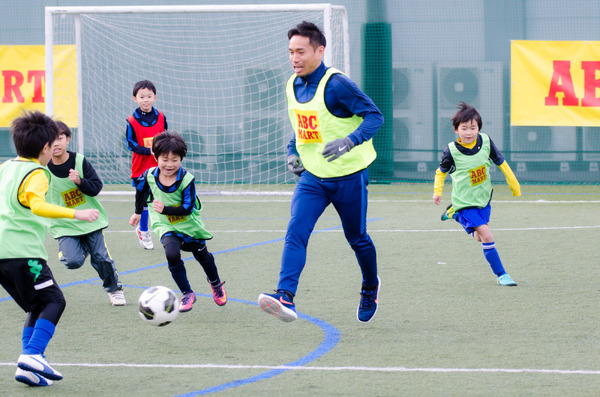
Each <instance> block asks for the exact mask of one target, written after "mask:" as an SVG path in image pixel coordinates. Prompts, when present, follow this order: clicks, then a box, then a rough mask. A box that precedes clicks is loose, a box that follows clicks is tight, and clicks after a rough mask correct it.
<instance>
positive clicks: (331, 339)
mask: <svg viewBox="0 0 600 397" xmlns="http://www.w3.org/2000/svg"><path fill="white" fill-rule="evenodd" d="M243 302H244V303H248V304H252V305H255V306H258V304H257V303H255V302H250V301H243ZM298 317H299V318H301V319H303V320H306V321H309V322H311V323H313V324H315V325H317V326H318V327H320V328H321V329H322V330H323V333H324V334H325V338H324V339H323V342H321V344H320V345H319V346H317V348H316V349H315V350H314V351H312V352H311V353H309V354H307V355H306V356H304V357H301V358H299V359H298V360H296V361H293V362H291V363H289V364H285V365H284V366H285V367H301V366H303V365H306V364H308V363H310V362H312V361H315V360H317V359H319V358H321V357H323V356H324V355H325V354H327V353H328V352H329V351H330V350H331V349H333V348H334V347H335V346H336V345H337V344H338V342H339V341H340V335H341V334H340V331H339V330H338V329H337V328H335V327H334V326H333V325H331V324H329V323H326V322H325V321H323V320H320V319H318V318H315V317H311V316H308V315H306V314H302V313H298ZM290 370H291V368H282V369H272V370H270V371H267V372H263V373H262V374H259V375H255V376H251V377H249V378H246V379H238V380H235V381H233V382H229V383H224V384H222V385H218V386H213V387H209V388H207V389H203V390H197V391H193V392H189V393H185V394H179V395H176V396H174V397H191V396H201V395H205V394H209V393H217V392H220V391H223V390H227V389H231V388H234V387H238V386H243V385H247V384H249V383H254V382H258V381H260V380H265V379H269V378H272V377H274V376H277V375H281V374H282V373H284V372H286V371H290Z"/></svg>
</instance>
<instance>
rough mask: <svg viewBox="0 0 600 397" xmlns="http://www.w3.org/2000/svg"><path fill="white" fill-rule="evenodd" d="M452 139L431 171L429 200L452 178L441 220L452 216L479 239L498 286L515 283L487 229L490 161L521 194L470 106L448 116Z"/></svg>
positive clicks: (437, 198)
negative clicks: (432, 190) (433, 176)
mask: <svg viewBox="0 0 600 397" xmlns="http://www.w3.org/2000/svg"><path fill="white" fill-rule="evenodd" d="M452 125H453V127H454V132H455V133H456V135H458V139H457V140H456V142H450V143H449V144H448V147H447V148H446V149H445V150H444V154H443V155H442V161H441V162H440V166H439V168H438V169H437V171H436V173H435V182H434V193H433V202H434V203H435V204H437V205H439V204H440V202H441V200H442V189H443V187H444V180H445V179H446V175H447V174H448V173H449V174H450V176H451V177H452V198H451V204H450V205H449V206H448V208H447V209H446V212H444V214H443V215H442V220H443V221H444V220H446V219H450V218H453V219H455V220H456V221H457V222H458V223H460V224H461V225H462V226H463V228H464V229H465V231H466V232H467V233H469V234H471V235H472V236H473V237H474V238H475V239H476V240H477V241H481V246H482V248H483V254H484V256H485V258H486V260H487V261H488V263H489V264H490V266H491V268H492V271H493V272H494V274H495V275H496V277H497V282H498V285H501V286H516V285H517V283H515V281H514V280H513V279H512V278H511V277H510V275H509V274H508V273H506V271H505V270H504V266H503V265H502V261H501V260H500V256H499V255H498V251H497V250H496V245H495V242H494V236H493V235H492V232H491V230H490V228H489V225H488V223H489V221H490V214H491V205H490V202H491V200H492V192H493V189H492V182H491V180H490V175H489V167H490V166H491V164H492V162H493V163H494V164H496V165H497V166H498V167H499V168H500V170H501V171H502V172H503V173H504V176H505V177H506V181H507V182H508V185H509V187H510V189H511V191H512V194H513V196H515V197H519V196H520V195H521V187H520V186H519V182H518V181H517V178H516V177H515V175H514V174H513V172H512V170H511V169H510V166H509V165H508V163H507V162H506V161H505V160H504V156H503V155H502V153H501V152H500V150H498V148H497V147H496V145H494V142H493V141H492V140H491V138H490V137H489V136H488V135H486V134H483V133H481V132H480V130H481V125H482V120H481V115H480V114H479V112H477V109H475V108H474V107H473V106H470V105H467V104H466V103H464V102H461V103H460V104H459V106H458V111H457V112H456V114H455V115H454V117H453V118H452Z"/></svg>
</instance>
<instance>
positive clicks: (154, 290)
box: [138, 286, 179, 327]
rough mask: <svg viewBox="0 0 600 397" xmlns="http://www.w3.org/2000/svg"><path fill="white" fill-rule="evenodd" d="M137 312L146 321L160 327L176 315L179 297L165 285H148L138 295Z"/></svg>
mask: <svg viewBox="0 0 600 397" xmlns="http://www.w3.org/2000/svg"><path fill="white" fill-rule="evenodd" d="M138 313H139V314H140V317H141V318H142V320H144V321H145V322H146V323H148V324H151V325H156V326H158V327H162V326H164V325H167V324H169V323H170V322H172V321H173V320H175V318H176V317H177V314H178V313H179V299H178V298H177V295H175V292H173V291H171V290H170V289H169V288H167V287H162V286H155V287H150V288H148V289H147V290H145V291H144V292H142V295H140V299H139V300H138Z"/></svg>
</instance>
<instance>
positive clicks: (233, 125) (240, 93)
mask: <svg viewBox="0 0 600 397" xmlns="http://www.w3.org/2000/svg"><path fill="white" fill-rule="evenodd" d="M45 15H46V33H45V35H46V112H47V113H48V114H49V115H53V116H54V117H56V118H57V119H62V120H63V121H67V124H70V125H69V126H70V127H71V128H72V129H73V131H74V134H73V137H72V141H71V150H76V151H79V152H82V153H84V154H85V155H86V156H87V157H88V158H89V159H90V161H91V162H92V164H93V165H94V167H95V168H96V170H97V171H98V173H99V175H100V176H101V177H102V178H103V180H104V181H105V183H124V182H128V181H129V175H130V164H131V152H130V151H129V150H128V148H127V144H126V140H125V131H126V121H125V120H126V118H127V117H128V116H129V115H131V114H132V113H133V111H134V110H135V108H136V107H137V104H136V103H135V102H134V101H133V99H132V98H133V95H132V89H133V85H134V84H135V82H137V81H139V80H145V79H147V80H150V81H152V82H153V83H154V84H155V86H156V88H157V101H156V103H155V107H156V108H157V109H159V110H161V111H162V112H163V113H164V114H165V115H166V117H167V121H168V126H169V130H171V131H177V132H179V133H181V134H182V135H183V137H184V139H185V140H186V142H187V144H188V156H187V157H186V158H185V160H184V162H183V166H184V167H185V168H186V169H188V170H189V171H191V172H192V173H193V174H194V176H195V177H196V181H197V182H199V183H206V184H211V185H221V187H225V188H227V187H229V188H231V189H240V188H245V187H248V186H251V187H252V189H256V188H257V187H258V189H259V190H260V187H259V186H261V185H263V186H265V185H267V186H272V185H280V184H286V183H291V182H294V176H293V175H292V174H291V173H290V172H288V171H287V168H286V165H285V160H286V154H287V143H288V142H289V139H290V138H291V137H292V129H291V126H290V123H289V119H288V115H287V108H286V98H285V83H286V81H287V79H288V78H289V77H290V76H291V74H292V73H293V72H292V69H291V66H290V63H289V55H288V49H287V47H288V39H287V31H288V30H289V29H290V28H292V27H293V26H295V25H296V24H298V23H300V22H302V21H310V22H314V23H315V24H316V25H317V26H319V27H321V28H322V29H323V31H324V33H325V35H326V38H327V46H326V54H325V64H326V65H328V66H333V67H336V68H338V69H340V70H342V71H345V72H346V73H349V56H348V53H349V50H348V24H347V16H346V11H345V9H344V8H343V7H341V6H332V5H329V4H307V5H291V4H287V5H255V6H252V5H239V6H233V5H222V6H149V7H133V6H131V7H127V6H123V7H46V13H45ZM57 49H66V50H65V51H63V52H61V51H57ZM57 53H66V54H67V55H65V58H66V61H65V62H53V56H54V57H56V56H57V55H56V54H57ZM55 64H56V65H64V66H63V67H56V68H55V66H54V65H55ZM74 75H75V76H74ZM74 80H75V81H74ZM75 85H76V87H77V90H76V95H75V93H74V92H73V91H74V88H73V87H74V86H75ZM265 189H267V188H265Z"/></svg>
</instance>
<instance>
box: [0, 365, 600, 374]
mask: <svg viewBox="0 0 600 397" xmlns="http://www.w3.org/2000/svg"><path fill="white" fill-rule="evenodd" d="M16 365H17V363H3V362H0V366H16ZM52 365H54V366H56V367H103V368H108V367H120V368H176V369H231V370H240V369H250V370H255V369H258V370H293V371H338V372H432V373H452V372H454V373H537V374H564V375H600V370H584V369H545V368H436V367H431V368H427V367H423V368H421V367H415V368H410V367H309V366H293V365H226V364H131V363H105V364H101V363H52Z"/></svg>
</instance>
